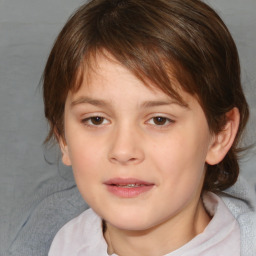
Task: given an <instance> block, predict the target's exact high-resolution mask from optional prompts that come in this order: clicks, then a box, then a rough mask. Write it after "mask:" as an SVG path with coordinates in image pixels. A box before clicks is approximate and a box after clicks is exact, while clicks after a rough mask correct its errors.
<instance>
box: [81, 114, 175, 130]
mask: <svg viewBox="0 0 256 256" xmlns="http://www.w3.org/2000/svg"><path fill="white" fill-rule="evenodd" d="M95 119H99V120H98V121H99V122H100V123H99V124H95V123H93V120H94V121H96V122H97V120H95ZM156 119H158V120H156ZM106 121H107V122H108V123H110V121H109V120H107V119H106V118H105V117H102V116H100V115H99V116H90V117H87V118H85V119H83V120H82V121H81V122H82V123H83V124H84V125H86V126H88V127H92V128H94V127H99V126H102V125H106ZM151 121H153V122H154V123H151ZM155 121H159V122H160V123H162V122H163V124H156V122H155ZM174 122H175V121H174V120H172V119H170V118H167V117H164V116H161V115H158V116H154V117H151V118H150V119H149V120H148V121H147V122H146V123H147V124H149V125H152V126H156V127H158V128H164V127H168V126H169V125H170V124H171V123H174Z"/></svg>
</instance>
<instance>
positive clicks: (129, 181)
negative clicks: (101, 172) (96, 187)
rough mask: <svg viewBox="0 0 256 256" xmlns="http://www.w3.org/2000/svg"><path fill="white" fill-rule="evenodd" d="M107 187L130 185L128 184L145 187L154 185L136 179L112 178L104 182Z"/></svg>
mask: <svg viewBox="0 0 256 256" xmlns="http://www.w3.org/2000/svg"><path fill="white" fill-rule="evenodd" d="M104 184H105V185H128V184H137V185H144V186H150V185H154V184H153V183H151V182H148V181H144V180H139V179H135V178H112V179H109V180H107V181H105V182H104Z"/></svg>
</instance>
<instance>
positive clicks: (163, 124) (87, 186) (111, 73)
mask: <svg viewBox="0 0 256 256" xmlns="http://www.w3.org/2000/svg"><path fill="white" fill-rule="evenodd" d="M96 63H97V68H95V70H92V71H91V72H90V77H87V78H86V79H84V81H83V84H82V86H81V88H80V89H79V90H78V91H77V92H75V93H71V92H69V94H68V97H67V100H66V105H65V114H64V126H65V127H64V129H65V138H61V139H60V146H61V149H62V153H63V163H64V164H66V165H72V167H73V171H74V176H75V180H76V183H77V186H78V189H79V191H80V193H81V194H82V196H83V198H84V199H85V200H86V202H87V203H88V204H89V205H90V206H91V208H92V209H93V210H94V211H95V212H96V213H97V214H98V215H99V216H101V217H102V218H103V219H104V220H105V221H106V226H107V231H106V233H105V234H104V236H105V239H106V241H107V243H108V252H109V253H110V254H111V253H113V252H115V253H116V254H118V255H121V256H126V255H134V256H136V255H140V256H143V255H147V256H150V255H154V256H155V255H164V254H167V253H169V252H171V251H174V250H176V249H177V248H179V247H181V246H182V245H184V244H185V243H187V242H188V241H189V240H191V239H192V238H193V237H195V236H196V235H197V234H199V233H201V232H203V230H204V229H205V227H206V226H207V224H208V223H209V221H210V217H209V216H208V214H207V212H206V211H205V209H204V206H203V203H202V200H201V190H202V186H203V181H204V176H205V170H206V163H208V164H217V163H218V162H220V161H221V160H222V159H223V158H224V156H225V154H226V153H227V151H228V150H229V148H230V147H231V145H232V143H233V140H234V138H235V135H236V132H237V128H238V124H239V112H238V110H237V109H236V108H234V109H233V110H231V111H230V112H229V113H228V114H227V117H228V121H227V124H226V127H225V129H224V130H223V131H222V132H220V133H219V134H217V135H216V134H212V132H210V130H209V127H208V124H207V120H206V117H205V115H204V112H203V109H202V108H201V106H200V104H199V103H198V102H197V100H196V99H195V98H194V97H192V96H191V95H189V94H187V93H185V92H184V91H181V92H180V95H181V96H182V98H183V99H184V101H185V102H186V104H187V106H184V105H182V104H180V103H178V102H177V101H175V100H174V99H172V98H171V97H169V96H168V95H166V94H165V93H164V92H162V91H161V90H159V89H158V88H157V87H154V86H153V85H152V86H151V87H147V86H145V85H144V83H143V82H142V81H141V80H139V79H138V78H137V77H136V76H134V75H133V74H132V73H131V72H130V71H129V70H128V69H126V68H125V67H123V66H122V65H121V64H119V63H118V62H117V61H116V60H114V58H111V56H110V57H108V58H106V57H104V56H103V55H101V54H99V55H98V56H97V59H96ZM174 82H175V85H176V86H177V88H179V84H178V82H177V81H174ZM113 178H135V179H139V180H143V181H146V182H148V183H150V184H153V186H152V188H151V189H150V190H148V191H146V192H145V193H142V194H140V195H138V196H135V197H131V198H123V197H119V196H117V195H115V194H113V193H111V192H109V191H108V189H107V188H106V185H105V182H106V181H107V180H109V179H113Z"/></svg>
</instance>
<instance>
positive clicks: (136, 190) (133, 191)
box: [107, 185, 154, 198]
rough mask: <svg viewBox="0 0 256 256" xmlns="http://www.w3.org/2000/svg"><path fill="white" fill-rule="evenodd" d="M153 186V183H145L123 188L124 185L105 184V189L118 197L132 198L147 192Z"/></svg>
mask: <svg viewBox="0 0 256 256" xmlns="http://www.w3.org/2000/svg"><path fill="white" fill-rule="evenodd" d="M153 186H154V185H147V186H139V187H130V188H125V187H118V186H113V185H107V189H108V191H109V192H111V193H112V194H114V195H116V196H118V197H123V198H133V197H137V196H139V195H141V194H143V193H146V192H148V191H149V190H151V189H152V188H153Z"/></svg>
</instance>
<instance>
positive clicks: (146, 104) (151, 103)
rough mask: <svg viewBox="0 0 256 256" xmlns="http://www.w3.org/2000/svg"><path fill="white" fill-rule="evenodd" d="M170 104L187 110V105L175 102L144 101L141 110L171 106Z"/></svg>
mask: <svg viewBox="0 0 256 256" xmlns="http://www.w3.org/2000/svg"><path fill="white" fill-rule="evenodd" d="M172 104H176V105H179V106H181V107H183V108H189V106H188V104H186V103H183V102H179V101H176V100H160V101H158V100H157V101H154V100H153V101H145V102H143V103H142V105H141V106H142V107H143V108H151V107H158V106H165V105H172Z"/></svg>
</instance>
